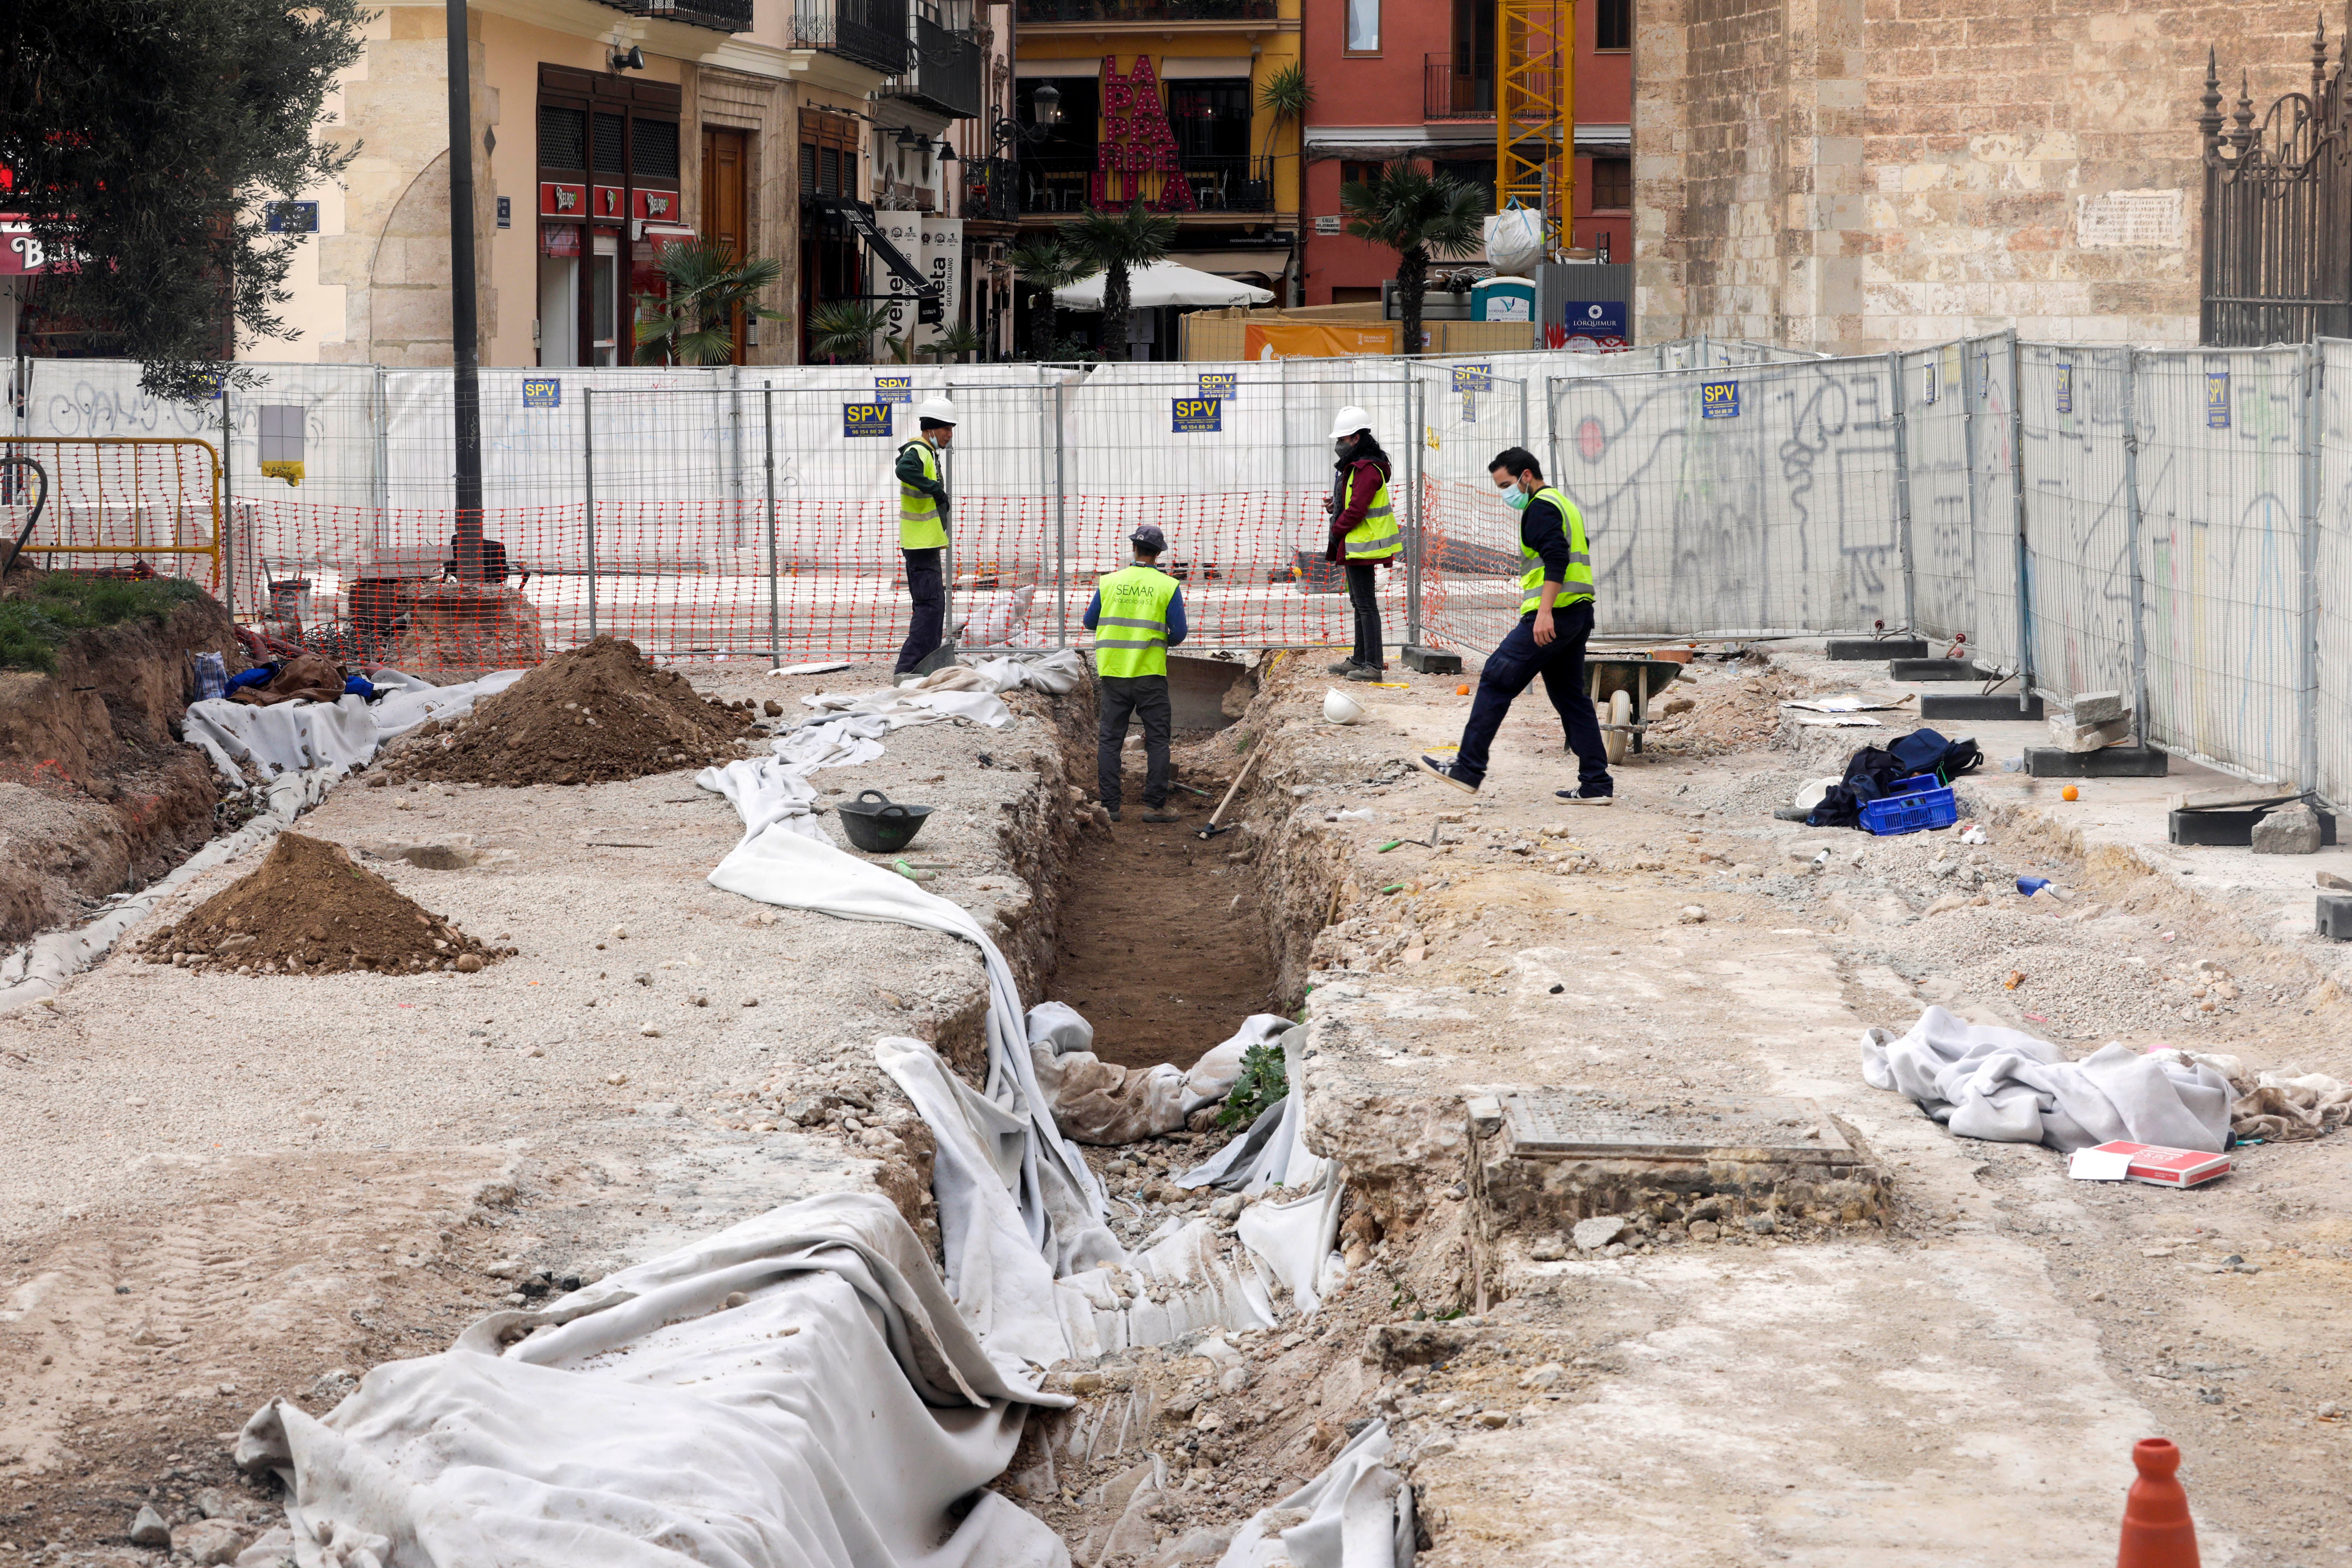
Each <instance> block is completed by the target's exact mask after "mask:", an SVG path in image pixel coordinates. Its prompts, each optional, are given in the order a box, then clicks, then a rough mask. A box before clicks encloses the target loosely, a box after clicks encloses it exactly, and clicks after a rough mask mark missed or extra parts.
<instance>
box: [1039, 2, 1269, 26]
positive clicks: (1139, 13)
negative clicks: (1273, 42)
mask: <svg viewBox="0 0 2352 1568" xmlns="http://www.w3.org/2000/svg"><path fill="white" fill-rule="evenodd" d="M1013 10H1014V13H1015V15H1016V16H1017V17H1018V18H1019V25H1020V26H1023V27H1053V26H1085V27H1088V28H1097V27H1120V26H1131V27H1155V28H1159V29H1161V30H1163V31H1165V30H1167V29H1170V28H1176V29H1182V30H1192V31H1199V30H1204V29H1211V28H1216V27H1232V26H1242V27H1246V28H1251V29H1253V30H1264V29H1267V28H1272V27H1274V26H1276V24H1277V23H1278V22H1279V21H1280V19H1281V16H1280V8H1279V5H1278V4H1277V0H1013ZM1291 26H1297V24H1296V23H1293V24H1291Z"/></svg>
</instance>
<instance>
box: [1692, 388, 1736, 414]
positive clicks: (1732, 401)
mask: <svg viewBox="0 0 2352 1568" xmlns="http://www.w3.org/2000/svg"><path fill="white" fill-rule="evenodd" d="M1698 416H1699V417H1700V418H1702V419H1737V418H1738V417H1739V384H1738V382H1736V381H1702V382H1700V383H1699V384H1698Z"/></svg>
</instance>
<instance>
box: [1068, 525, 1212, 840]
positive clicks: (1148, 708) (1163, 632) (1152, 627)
mask: <svg viewBox="0 0 2352 1568" xmlns="http://www.w3.org/2000/svg"><path fill="white" fill-rule="evenodd" d="M1128 542H1129V543H1130V544H1132V545H1134V546H1135V563H1134V564H1133V565H1130V566H1129V567H1128V568H1127V569H1126V570H1124V571H1120V572H1114V573H1112V574H1110V575H1109V576H1108V577H1105V578H1103V579H1102V580H1101V581H1100V582H1099V583H1097V584H1096V585H1095V596H1094V597H1093V598H1092V599H1090V600H1088V601H1087V613H1086V615H1085V616H1083V617H1082V624H1083V625H1084V626H1086V628H1087V630H1088V631H1091V632H1093V633H1094V634H1095V685H1096V686H1097V689H1099V696H1098V697H1097V707H1096V714H1097V726H1096V730H1095V795H1096V798H1097V799H1098V800H1100V801H1101V802H1102V803H1103V805H1104V807H1105V808H1106V809H1107V810H1108V811H1109V813H1110V819H1111V820H1112V821H1113V822H1117V821H1118V806H1119V780H1118V764H1119V748H1120V747H1122V746H1124V745H1125V744H1126V743H1127V724H1128V719H1129V716H1130V715H1132V716H1134V717H1136V718H1139V719H1140V720H1142V721H1143V762H1144V774H1143V806H1144V811H1143V820H1144V821H1146V822H1173V821H1175V820H1176V814H1175V813H1174V812H1172V811H1170V810H1169V809H1168V808H1167V807H1168V731H1170V729H1171V728H1172V726H1173V721H1174V709H1173V708H1172V707H1171V704H1170V702H1169V700H1168V650H1169V649H1170V648H1171V647H1175V646H1176V645H1177V644H1178V643H1180V642H1182V641H1183V640H1184V636H1185V632H1186V630H1187V628H1186V626H1185V625H1184V595H1183V593H1182V591H1181V589H1179V588H1178V587H1177V586H1176V579H1175V578H1173V577H1171V576H1170V575H1168V574H1167V573H1165V572H1162V571H1161V570H1160V566H1159V561H1160V556H1161V555H1162V554H1164V553H1165V552H1167V549H1168V536H1167V535H1166V534H1164V533H1162V532H1160V530H1159V529H1158V528H1157V527H1155V526H1153V525H1152V524H1150V523H1148V522H1147V523H1145V524H1144V525H1143V526H1142V527H1140V528H1139V529H1137V530H1136V531H1134V532H1133V533H1131V534H1129V535H1128Z"/></svg>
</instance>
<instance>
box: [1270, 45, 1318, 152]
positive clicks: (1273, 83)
mask: <svg viewBox="0 0 2352 1568" xmlns="http://www.w3.org/2000/svg"><path fill="white" fill-rule="evenodd" d="M1314 101H1315V89H1314V88H1313V87H1312V86H1310V85H1309V84H1308V82H1307V68H1306V67H1305V66H1304V65H1303V64H1301V63H1300V62H1299V61H1297V60H1293V61H1291V62H1290V63H1289V64H1288V65H1286V66H1284V67H1283V68H1281V69H1280V70H1278V71H1276V72H1275V73H1274V74H1273V75H1272V76H1270V77H1268V78H1266V79H1265V86H1264V87H1262V88H1259V89H1257V106H1258V108H1259V109H1260V110H1263V111H1264V112H1265V116H1266V132H1265V151H1266V155H1267V156H1268V157H1273V156H1275V155H1276V153H1275V143H1276V142H1277V141H1279V140H1280V139H1281V136H1282V128H1283V127H1284V126H1285V125H1296V124H1297V123H1298V122H1299V121H1300V120H1302V119H1304V118H1305V117H1306V114H1307V108H1308V106H1309V105H1311V104H1313V103H1314Z"/></svg>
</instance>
